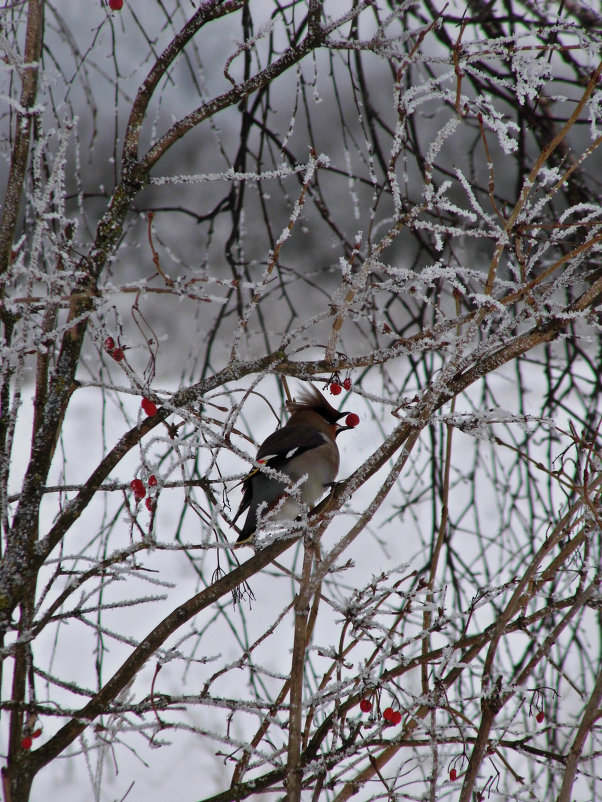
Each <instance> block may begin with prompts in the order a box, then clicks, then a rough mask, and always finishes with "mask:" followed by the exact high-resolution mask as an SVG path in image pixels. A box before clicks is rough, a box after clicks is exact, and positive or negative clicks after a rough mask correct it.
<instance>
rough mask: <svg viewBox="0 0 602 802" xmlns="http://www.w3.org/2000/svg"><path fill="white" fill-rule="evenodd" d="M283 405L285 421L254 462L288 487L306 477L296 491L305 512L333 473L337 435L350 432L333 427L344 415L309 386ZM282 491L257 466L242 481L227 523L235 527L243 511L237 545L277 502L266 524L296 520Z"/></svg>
mask: <svg viewBox="0 0 602 802" xmlns="http://www.w3.org/2000/svg"><path fill="white" fill-rule="evenodd" d="M286 406H287V409H288V410H289V412H290V413H291V416H290V418H289V420H288V421H287V423H286V424H285V425H284V426H283V427H282V428H281V429H277V430H276V431H275V432H273V433H272V434H271V435H270V436H269V437H268V438H267V439H266V440H264V441H263V443H262V444H261V445H260V446H259V450H258V452H257V458H256V459H257V461H258V462H260V463H262V465H265V466H266V467H268V468H271V469H272V470H275V471H278V472H279V473H282V474H284V475H285V476H287V477H288V478H289V479H290V481H291V482H292V483H293V484H295V483H296V482H298V481H299V480H300V479H301V478H302V477H303V476H305V475H307V478H306V479H305V481H304V482H303V483H302V484H301V486H300V487H299V492H300V494H301V498H302V500H303V503H304V504H305V505H307V507H310V508H311V507H313V506H314V505H315V503H316V501H317V500H318V499H319V498H320V496H321V495H323V493H324V489H325V487H326V486H327V485H329V484H330V483H331V482H333V481H334V480H335V478H336V475H337V472H338V470H339V449H338V447H337V444H336V440H335V438H336V436H337V434H339V432H342V431H345V430H346V429H352V428H353V427H352V426H340V425H339V423H338V421H339V420H340V418H342V417H343V416H344V415H346V414H347V413H346V412H339V411H338V410H337V409H335V408H334V407H333V406H331V405H330V404H329V403H328V401H327V400H326V399H325V398H324V396H323V395H322V393H321V392H320V391H319V390H318V389H317V388H316V387H314V386H313V385H309V387H305V388H303V389H302V390H301V392H300V393H299V399H298V400H294V401H288V402H287V405H286ZM287 486H290V483H287V482H286V481H283V480H280V479H276V478H274V477H273V476H269V475H268V474H267V473H266V472H264V471H263V470H262V468H261V467H259V468H257V469H256V470H254V471H252V472H251V473H250V474H249V475H248V476H247V477H246V479H245V480H244V482H243V497H242V501H241V504H240V507H239V508H238V511H237V513H236V515H235V516H234V519H233V521H232V523H235V522H236V520H237V519H238V518H239V517H240V515H242V513H243V512H244V511H245V510H247V509H248V510H249V512H248V514H247V518H246V520H245V523H244V526H243V528H242V530H241V533H240V535H239V537H238V540H237V543H243V542H244V541H245V540H248V539H249V538H250V537H251V535H252V534H253V533H254V532H255V530H256V528H257V524H258V519H260V518H261V517H263V516H265V515H267V513H268V512H269V511H270V510H273V509H274V508H275V507H276V506H277V505H278V503H279V502H280V501H281V500H282V504H281V506H280V507H279V509H278V512H277V513H275V515H274V516H271V517H270V520H272V521H280V520H293V519H295V518H296V517H297V516H298V515H299V513H300V508H299V504H298V502H297V500H296V499H295V497H294V496H288V497H287V493H286V487H287ZM259 522H261V521H260V520H259Z"/></svg>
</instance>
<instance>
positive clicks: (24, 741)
mask: <svg viewBox="0 0 602 802" xmlns="http://www.w3.org/2000/svg"><path fill="white" fill-rule="evenodd" d="M41 734H42V728H41V727H38V729H37V730H34V731H33V732H32V733H31V735H24V736H23V738H21V746H22V748H23V749H31V746H32V744H33V739H34V738H39V737H40V735H41Z"/></svg>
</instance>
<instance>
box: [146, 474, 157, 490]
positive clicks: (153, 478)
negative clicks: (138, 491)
mask: <svg viewBox="0 0 602 802" xmlns="http://www.w3.org/2000/svg"><path fill="white" fill-rule="evenodd" d="M148 486H149V487H157V477H156V476H155V474H154V473H151V475H150V476H149V477H148Z"/></svg>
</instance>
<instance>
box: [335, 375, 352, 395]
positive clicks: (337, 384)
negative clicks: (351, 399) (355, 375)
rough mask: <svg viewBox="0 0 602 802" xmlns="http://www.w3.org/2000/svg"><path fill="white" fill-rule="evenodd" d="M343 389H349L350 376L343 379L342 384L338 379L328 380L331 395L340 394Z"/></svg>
mask: <svg viewBox="0 0 602 802" xmlns="http://www.w3.org/2000/svg"><path fill="white" fill-rule="evenodd" d="M343 390H351V379H350V378H347V379H345V381H344V382H343V384H342V386H341V384H340V382H338V381H333V382H330V392H331V393H332V395H340V394H341V392H342V391H343Z"/></svg>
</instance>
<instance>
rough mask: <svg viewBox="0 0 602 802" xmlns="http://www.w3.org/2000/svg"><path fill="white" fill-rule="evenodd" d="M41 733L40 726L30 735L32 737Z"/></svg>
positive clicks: (37, 736)
mask: <svg viewBox="0 0 602 802" xmlns="http://www.w3.org/2000/svg"><path fill="white" fill-rule="evenodd" d="M41 734H42V728H41V727H38V729H37V730H34V731H33V732H32V733H31V737H32V738H39V737H40V735H41Z"/></svg>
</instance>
